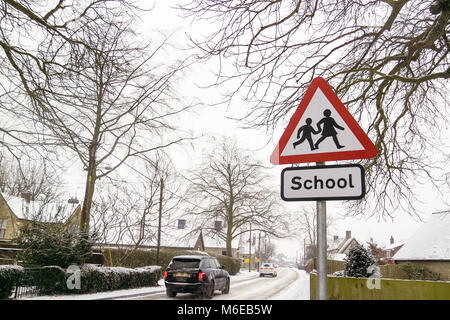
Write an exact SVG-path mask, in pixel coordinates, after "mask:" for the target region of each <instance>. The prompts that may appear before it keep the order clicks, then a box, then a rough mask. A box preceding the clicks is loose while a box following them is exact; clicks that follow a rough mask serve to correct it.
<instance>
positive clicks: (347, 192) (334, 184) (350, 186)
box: [281, 164, 366, 201]
mask: <svg viewBox="0 0 450 320" xmlns="http://www.w3.org/2000/svg"><path fill="white" fill-rule="evenodd" d="M365 192H366V190H365V180H364V168H363V167H362V166H361V165H359V164H344V165H332V166H314V167H293V168H285V169H283V171H282V172H281V198H282V199H283V200H284V201H316V200H358V199H362V198H363V197H364V195H365Z"/></svg>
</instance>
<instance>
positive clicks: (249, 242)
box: [248, 222, 252, 272]
mask: <svg viewBox="0 0 450 320" xmlns="http://www.w3.org/2000/svg"><path fill="white" fill-rule="evenodd" d="M248 252H249V254H248V272H251V266H252V223H251V222H250V238H249V241H248Z"/></svg>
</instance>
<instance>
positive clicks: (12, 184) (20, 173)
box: [0, 156, 61, 203]
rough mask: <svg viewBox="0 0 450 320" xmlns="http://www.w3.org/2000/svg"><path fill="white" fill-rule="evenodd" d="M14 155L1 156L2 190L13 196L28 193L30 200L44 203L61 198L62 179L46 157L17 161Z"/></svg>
mask: <svg viewBox="0 0 450 320" xmlns="http://www.w3.org/2000/svg"><path fill="white" fill-rule="evenodd" d="M12 159H13V158H12V157H6V156H5V157H0V191H1V192H5V193H7V194H9V195H11V196H17V197H20V196H22V194H23V193H26V194H27V197H28V199H29V200H30V201H32V200H38V199H39V200H40V201H43V202H44V203H46V202H52V201H56V200H58V199H60V198H61V190H60V188H59V187H60V183H61V180H60V178H59V176H58V174H57V173H56V171H55V170H54V168H52V167H50V166H49V165H47V163H46V162H45V159H37V160H36V159H33V160H30V159H27V160H24V161H22V162H19V163H17V162H16V161H14V160H12Z"/></svg>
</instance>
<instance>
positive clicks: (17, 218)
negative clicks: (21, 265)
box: [0, 192, 81, 264]
mask: <svg viewBox="0 0 450 320" xmlns="http://www.w3.org/2000/svg"><path fill="white" fill-rule="evenodd" d="M55 216H58V217H60V221H61V222H59V223H63V224H64V225H66V226H67V228H70V227H76V228H79V226H80V221H81V220H80V219H81V207H80V206H79V205H78V204H75V203H64V202H54V201H51V202H46V201H43V200H42V199H35V200H32V199H31V198H30V197H29V196H27V194H23V195H22V197H16V196H12V195H8V194H5V193H1V192H0V264H10V263H14V262H15V259H14V257H15V253H16V252H17V250H19V249H17V248H16V246H15V244H14V243H13V242H12V240H13V239H14V238H15V237H16V236H17V235H18V232H19V229H20V227H21V226H23V225H24V224H26V223H33V221H35V220H36V219H39V221H41V222H45V223H55V222H54V221H52V219H51V218H52V217H55Z"/></svg>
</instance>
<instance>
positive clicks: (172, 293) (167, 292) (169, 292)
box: [166, 289, 177, 298]
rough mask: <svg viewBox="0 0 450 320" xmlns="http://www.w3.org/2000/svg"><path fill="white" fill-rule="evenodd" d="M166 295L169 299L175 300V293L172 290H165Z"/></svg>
mask: <svg viewBox="0 0 450 320" xmlns="http://www.w3.org/2000/svg"><path fill="white" fill-rule="evenodd" d="M166 294H167V296H168V297H170V298H175V297H176V296H177V293H176V292H175V291H172V290H169V289H167V290H166Z"/></svg>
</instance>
